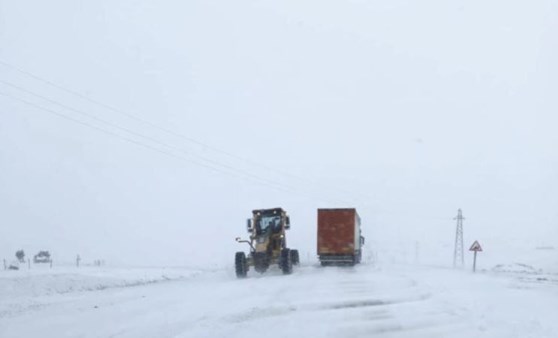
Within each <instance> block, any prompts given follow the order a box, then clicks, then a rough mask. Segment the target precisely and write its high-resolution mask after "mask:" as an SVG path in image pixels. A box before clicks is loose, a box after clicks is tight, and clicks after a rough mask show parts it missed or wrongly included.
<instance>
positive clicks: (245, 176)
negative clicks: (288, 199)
mask: <svg viewBox="0 0 558 338" xmlns="http://www.w3.org/2000/svg"><path fill="white" fill-rule="evenodd" d="M0 82H4V81H0ZM0 95H2V96H4V97H8V98H11V99H13V100H16V101H19V102H21V103H24V104H26V105H28V106H31V107H34V108H36V109H39V110H43V111H46V112H48V113H51V114H54V115H56V116H58V117H60V118H63V119H66V120H68V121H71V122H73V123H77V124H80V125H82V126H85V127H88V128H92V129H95V130H97V131H99V132H102V133H104V134H106V135H110V136H112V137H116V138H119V139H122V140H124V141H127V142H129V143H133V144H135V145H138V146H140V147H143V148H146V149H149V150H152V151H155V152H158V153H161V154H163V155H166V156H169V157H173V158H176V159H180V160H183V161H186V162H190V163H194V164H196V165H199V166H202V167H205V168H207V169H210V170H213V171H215V172H219V173H222V174H227V175H232V176H236V177H238V178H241V179H247V180H251V181H252V182H254V183H257V184H260V185H263V186H267V187H270V188H273V189H276V190H281V191H283V192H288V193H295V194H299V195H306V196H307V197H308V196H310V197H314V196H312V195H310V194H308V193H304V192H302V191H300V190H298V191H297V190H293V189H292V188H291V187H288V186H285V185H283V184H280V183H277V182H273V181H269V180H265V179H262V178H260V177H258V176H255V175H252V174H250V173H245V172H244V173H243V172H242V171H241V170H238V169H236V168H232V167H231V169H230V170H234V171H236V172H237V173H236V174H233V173H232V172H229V171H225V170H222V169H220V168H216V167H214V166H212V165H208V164H206V163H201V162H199V161H195V160H192V159H190V158H185V157H183V156H177V155H176V154H174V153H171V152H168V151H164V150H161V149H159V148H156V147H153V146H152V145H149V144H145V143H143V142H139V141H137V140H135V139H132V138H129V137H125V136H122V135H120V134H118V133H115V132H112V131H109V130H106V129H103V128H100V127H98V126H95V125H93V124H90V123H87V122H84V121H81V120H78V119H75V118H73V117H70V116H68V115H65V114H62V113H60V112H58V111H55V110H52V109H49V108H45V107H42V106H40V105H37V104H35V103H32V102H30V101H27V100H24V99H21V98H19V97H15V96H12V95H9V94H7V93H4V92H0ZM101 121H103V120H101ZM140 135H141V134H140ZM158 143H159V144H161V145H164V146H168V145H166V144H164V143H160V142H158ZM169 147H170V146H169ZM171 148H172V147H171ZM206 160H207V159H206ZM207 161H209V160H207ZM319 199H322V200H324V201H328V202H331V201H329V200H327V199H324V198H321V197H319Z"/></svg>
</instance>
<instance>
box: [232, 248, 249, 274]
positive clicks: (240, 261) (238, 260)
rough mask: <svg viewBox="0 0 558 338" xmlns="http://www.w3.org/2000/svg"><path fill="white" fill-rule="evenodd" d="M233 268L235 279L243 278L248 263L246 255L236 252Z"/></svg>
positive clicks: (246, 272)
mask: <svg viewBox="0 0 558 338" xmlns="http://www.w3.org/2000/svg"><path fill="white" fill-rule="evenodd" d="M234 268H235V271H236V277H238V278H245V277H246V275H247V274H248V262H246V254H245V253H244V252H237V253H236V254H235V256H234Z"/></svg>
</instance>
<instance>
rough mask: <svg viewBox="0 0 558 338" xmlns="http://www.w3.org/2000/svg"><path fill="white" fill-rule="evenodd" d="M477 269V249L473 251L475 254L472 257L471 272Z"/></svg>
mask: <svg viewBox="0 0 558 338" xmlns="http://www.w3.org/2000/svg"><path fill="white" fill-rule="evenodd" d="M476 271H477V251H475V255H474V257H473V272H476Z"/></svg>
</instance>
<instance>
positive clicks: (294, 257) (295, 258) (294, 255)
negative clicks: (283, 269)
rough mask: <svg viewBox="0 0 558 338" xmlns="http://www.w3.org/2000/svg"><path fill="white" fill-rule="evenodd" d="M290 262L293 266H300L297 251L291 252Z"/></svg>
mask: <svg viewBox="0 0 558 338" xmlns="http://www.w3.org/2000/svg"><path fill="white" fill-rule="evenodd" d="M291 261H292V262H293V265H298V264H300V257H299V255H298V250H291Z"/></svg>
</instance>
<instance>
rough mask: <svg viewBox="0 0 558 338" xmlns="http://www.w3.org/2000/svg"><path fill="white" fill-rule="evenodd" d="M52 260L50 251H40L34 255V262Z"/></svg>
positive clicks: (48, 261)
mask: <svg viewBox="0 0 558 338" xmlns="http://www.w3.org/2000/svg"><path fill="white" fill-rule="evenodd" d="M50 261H51V259H50V252H48V251H39V253H38V254H36V255H35V256H34V257H33V262H34V263H50Z"/></svg>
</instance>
